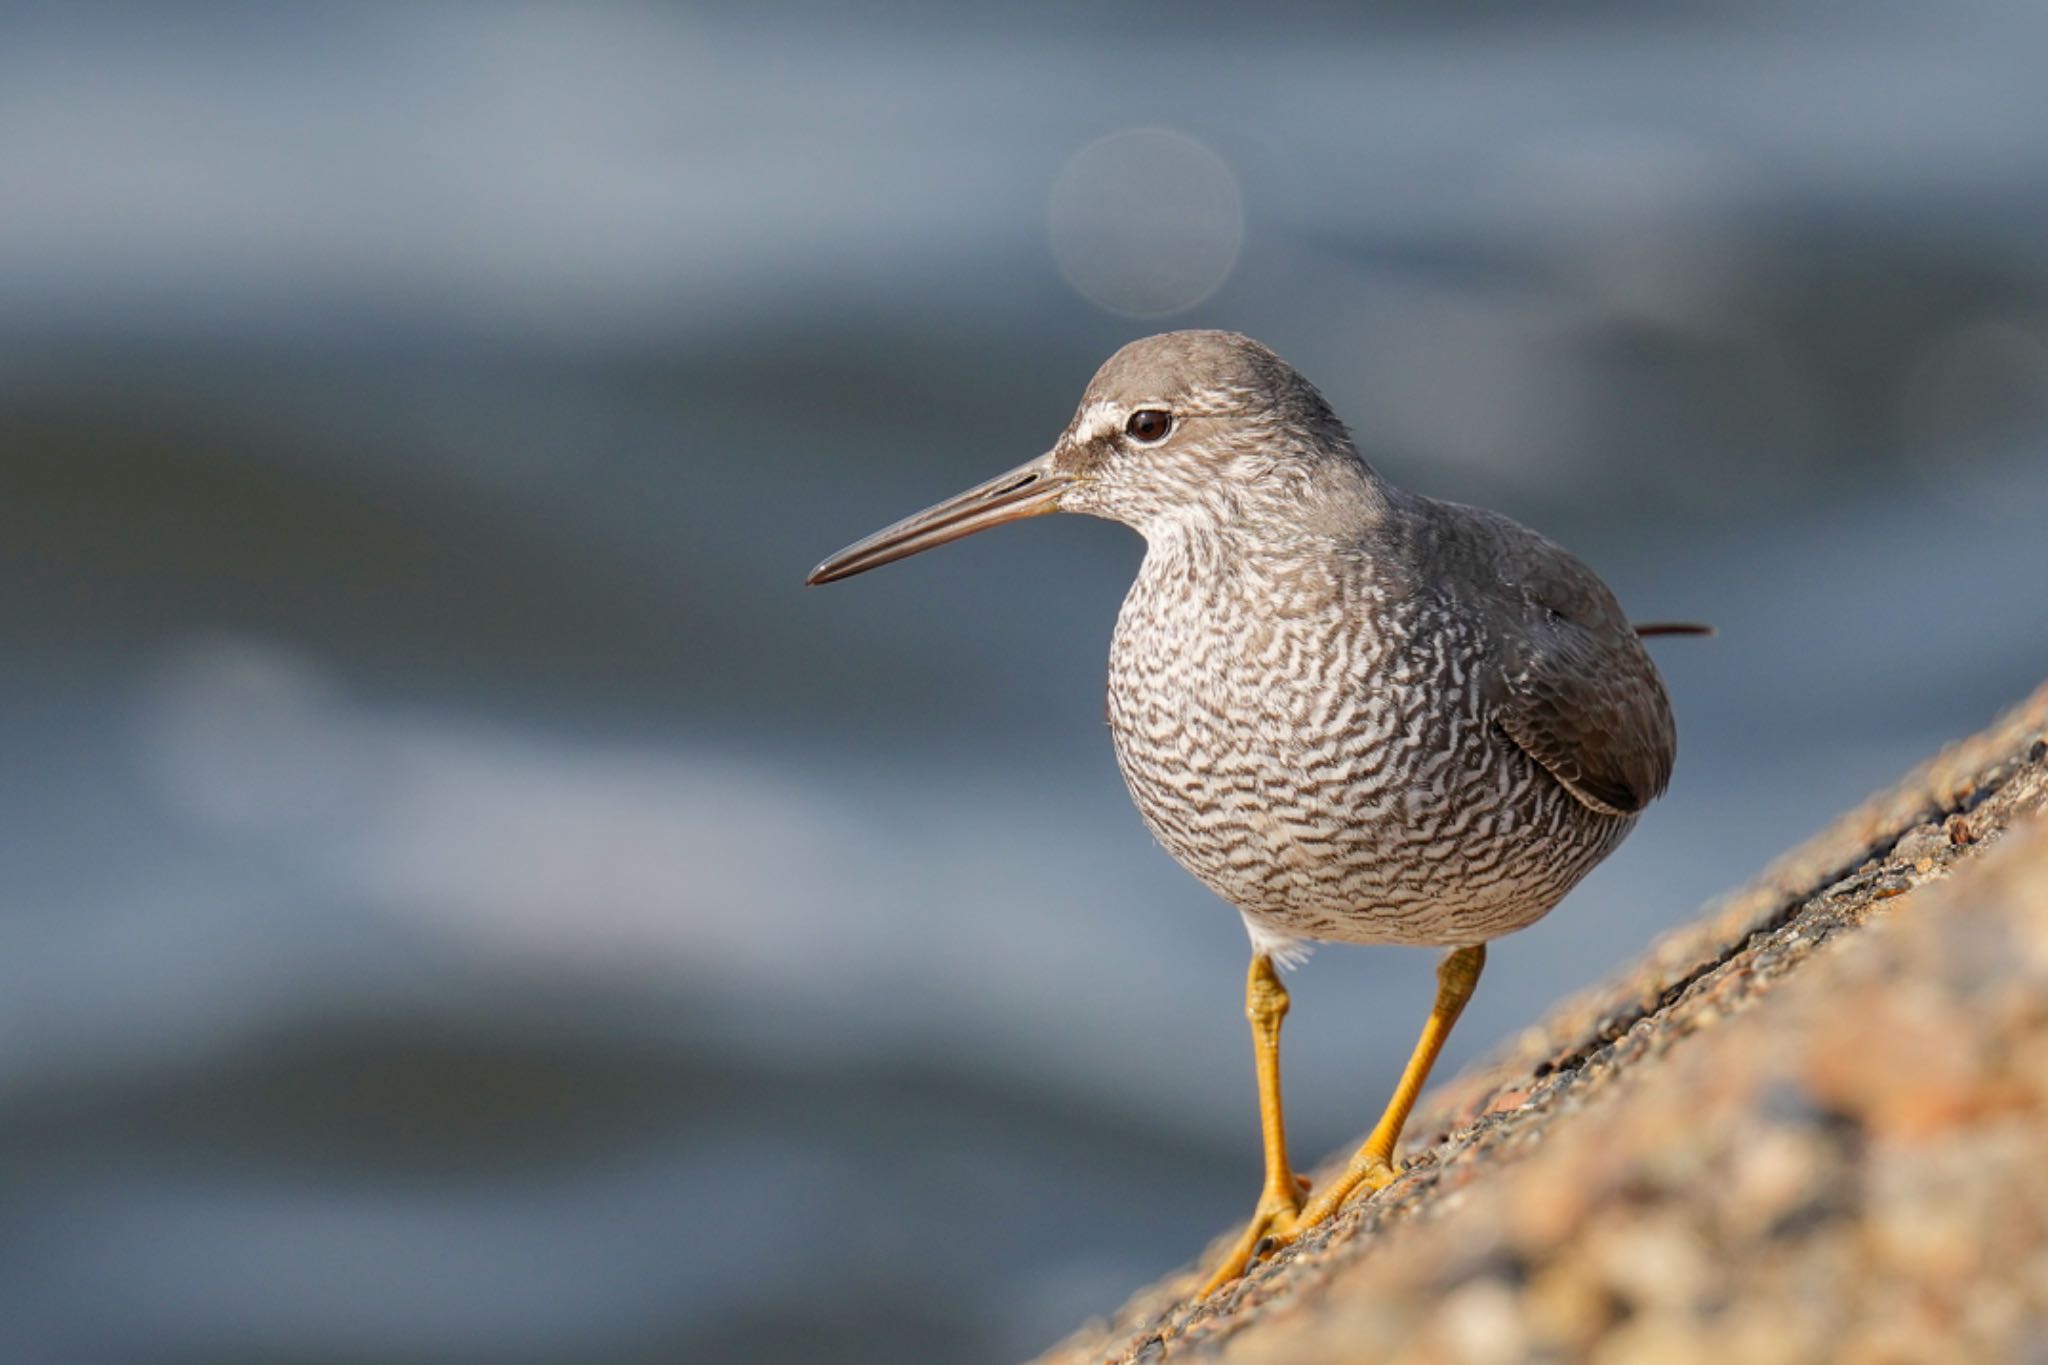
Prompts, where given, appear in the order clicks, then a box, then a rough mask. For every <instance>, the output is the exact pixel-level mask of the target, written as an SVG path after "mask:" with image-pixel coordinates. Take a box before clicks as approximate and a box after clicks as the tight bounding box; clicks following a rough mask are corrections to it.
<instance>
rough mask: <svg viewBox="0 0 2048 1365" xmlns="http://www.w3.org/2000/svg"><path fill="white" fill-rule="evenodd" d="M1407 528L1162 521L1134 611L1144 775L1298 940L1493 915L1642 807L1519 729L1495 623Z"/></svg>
mask: <svg viewBox="0 0 2048 1365" xmlns="http://www.w3.org/2000/svg"><path fill="white" fill-rule="evenodd" d="M1397 550H1398V539H1396V540H1393V541H1388V540H1386V538H1384V537H1382V538H1380V540H1379V541H1378V542H1377V543H1375V542H1367V541H1364V540H1361V541H1360V542H1359V544H1357V545H1356V546H1354V547H1349V548H1346V549H1343V550H1341V551H1340V552H1337V553H1332V552H1331V548H1330V546H1329V545H1327V544H1323V545H1319V546H1316V547H1314V552H1313V553H1289V550H1288V546H1286V545H1285V544H1275V543H1273V542H1272V541H1271V540H1270V538H1269V539H1267V540H1265V541H1264V542H1263V543H1261V544H1258V545H1252V546H1246V545H1240V544H1236V543H1225V542H1224V541H1223V540H1222V539H1221V538H1220V537H1219V536H1218V535H1217V534H1216V533H1214V532H1201V531H1193V530H1190V531H1186V532H1184V533H1179V534H1166V535H1161V536H1158V537H1155V538H1154V540H1153V541H1152V542H1151V543H1150V544H1149V545H1148V548H1147V553H1146V556H1145V560H1144V564H1143V566H1142V567H1141V569H1140V571H1139V574H1138V577H1137V581H1136V582H1135V583H1134V584H1133V585H1132V587H1131V591H1130V593H1129V595H1128V596H1127V597H1126V598H1125V600H1124V605H1123V609H1122V611H1121V613H1120V614H1119V615H1118V618H1117V625H1116V632H1115V635H1114V638H1113V640H1112V643H1111V648H1110V666H1109V718H1110V733H1111V734H1112V736H1113V737H1114V740H1115V746H1116V756H1117V763H1118V766H1119V767H1120V768H1121V770H1122V772H1123V777H1124V781H1125V783H1126V784H1127V785H1128V786H1129V788H1130V792H1131V797H1132V799H1133V801H1134V802H1135V803H1136V804H1137V807H1138V810H1139V812H1140V814H1141V815H1142V816H1143V818H1144V821H1145V824H1146V825H1147V827H1148V828H1150V830H1151V831H1152V833H1153V835H1154V837H1156V838H1157V839H1158V840H1159V842H1160V843H1161V844H1162V845H1163V846H1164V847H1165V848H1166V850H1167V851H1168V852H1169V853H1171V854H1172V855H1173V856H1174V858H1175V859H1177V860H1178V861H1179V862H1180V863H1181V864H1182V866H1184V867H1186V868H1187V869H1188V871H1189V872H1191V873H1193V874H1194V875H1195V876H1196V877H1197V878H1199V879H1200V880H1201V881H1202V882H1204V883H1205V884H1206V885H1208V886H1209V887H1210V888H1211V889H1212V890H1214V891H1215V892H1216V893H1217V894H1218V895H1220V896H1222V897H1223V899H1225V900H1226V901H1228V902H1230V903H1231V904H1232V905H1234V906H1235V907H1237V909H1238V910H1239V911H1240V912H1242V913H1243V915H1244V917H1245V919H1246V922H1247V925H1248V927H1250V929H1251V930H1252V932H1253V936H1254V938H1255V940H1261V941H1262V942H1263V943H1264V944H1266V945H1268V946H1270V947H1272V948H1273V950H1275V951H1278V952H1281V953H1285V952H1286V951H1287V950H1288V947H1289V941H1290V940H1300V939H1316V940H1336V941H1343V942H1351V943H1396V944H1418V945H1422V944H1429V945H1464V944H1472V943H1480V942H1484V941H1487V940H1489V939H1493V938H1497V937H1499V936H1500V935H1502V934H1506V933H1509V932H1511V931H1512V930H1515V929H1519V928H1522V927H1524V926H1526V925H1528V924H1530V923H1532V922H1533V921H1535V920H1536V919H1538V918H1540V917H1541V916H1542V915H1544V914H1545V913H1546V912H1547V911H1549V910H1550V908H1551V907H1552V906H1554V905H1555V904H1556V903H1557V902H1558V901H1559V900H1560V899H1561V898H1562V897H1563V896H1564V894H1565V893H1566V892H1567V891H1568V890H1570V889H1571V887H1572V886H1573V885H1574V884H1575V883H1577V882H1578V880H1579V879H1580V878H1581V877H1582V876H1584V875H1585V873H1586V872H1587V871H1588V870H1590V869H1591V868H1592V867H1593V866H1594V865H1595V864H1597V863H1598V862H1599V861H1600V860H1601V859H1602V858H1603V857H1605V856H1606V855H1607V853H1608V852H1610V851H1611V850H1612V849H1613V848H1614V846H1615V845H1616V844H1617V843H1619V842H1620V840H1621V839H1622V837H1623V836H1624V835H1626V834H1627V833H1628V831H1629V829H1630V827H1631V826H1632V825H1633V824H1634V816H1633V814H1628V813H1622V812H1602V811H1598V810H1595V809H1592V808H1590V807H1589V805H1588V804H1587V803H1586V802H1585V801H1584V800H1583V799H1581V798H1580V797H1577V796H1574V795H1573V794H1572V792H1570V791H1569V790H1567V788H1566V787H1565V786H1564V785H1563V784H1562V783H1561V782H1560V781H1559V780H1558V778H1557V777H1556V776H1554V775H1553V773H1552V772H1551V771H1549V770H1547V769H1546V768H1545V767H1543V766H1541V765H1539V764H1538V763H1537V762H1536V761H1535V760H1534V759H1532V758H1531V757H1530V755H1529V754H1528V753H1527V752H1526V751H1525V750H1524V749H1523V748H1521V747H1520V746H1518V745H1517V744H1516V743H1515V742H1514V740H1513V739H1511V738H1510V737H1509V736H1508V735H1507V734H1506V733H1505V732H1504V731H1503V729H1502V727H1501V724H1500V719H1499V717H1497V716H1496V715H1495V714H1493V707H1494V703H1493V702H1492V701H1490V700H1489V689H1488V688H1487V686H1486V685H1485V678H1484V676H1483V672H1484V669H1485V668H1486V667H1487V666H1489V661H1491V660H1495V659H1497V658H1498V657H1499V655H1500V653H1501V651H1500V649H1499V642H1498V641H1497V640H1496V639H1494V638H1492V635H1493V633H1494V632H1495V631H1496V630H1497V626H1496V624H1495V623H1492V622H1490V621H1489V620H1488V619H1487V618H1486V614H1485V613H1483V612H1477V613H1475V612H1473V611H1471V610H1468V609H1467V607H1466V604H1464V603H1462V602H1461V601H1460V600H1459V599H1458V595H1457V593H1456V592H1455V590H1454V589H1453V588H1450V587H1440V586H1433V585H1432V584H1430V583H1428V582H1425V581H1419V580H1418V579H1417V578H1416V577H1415V576H1414V575H1412V574H1410V573H1409V572H1407V570H1406V567H1405V566H1404V565H1403V564H1401V563H1400V562H1399V561H1398V559H1397V558H1395V557H1393V552H1394V551H1397Z"/></svg>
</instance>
